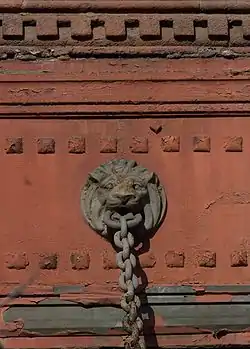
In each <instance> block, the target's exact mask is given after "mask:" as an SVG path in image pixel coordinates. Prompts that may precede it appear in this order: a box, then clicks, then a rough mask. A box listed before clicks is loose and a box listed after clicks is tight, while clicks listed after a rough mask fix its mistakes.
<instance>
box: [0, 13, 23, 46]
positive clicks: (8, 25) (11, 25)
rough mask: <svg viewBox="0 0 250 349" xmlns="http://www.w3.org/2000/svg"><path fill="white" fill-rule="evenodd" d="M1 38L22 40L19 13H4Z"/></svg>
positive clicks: (21, 25)
mask: <svg viewBox="0 0 250 349" xmlns="http://www.w3.org/2000/svg"><path fill="white" fill-rule="evenodd" d="M2 30H3V38H4V39H5V40H23V39H24V28H23V20H22V17H21V16H20V15H19V14H4V15H3V22H2Z"/></svg>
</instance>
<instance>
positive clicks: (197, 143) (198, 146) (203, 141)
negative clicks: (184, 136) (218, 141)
mask: <svg viewBox="0 0 250 349" xmlns="http://www.w3.org/2000/svg"><path fill="white" fill-rule="evenodd" d="M210 150H211V141H210V137H208V136H195V137H194V138H193V151H194V152H210Z"/></svg>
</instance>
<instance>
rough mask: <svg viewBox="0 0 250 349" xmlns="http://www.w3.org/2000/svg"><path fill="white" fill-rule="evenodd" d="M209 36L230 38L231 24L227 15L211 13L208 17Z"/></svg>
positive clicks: (218, 38)
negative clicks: (229, 24)
mask: <svg viewBox="0 0 250 349" xmlns="http://www.w3.org/2000/svg"><path fill="white" fill-rule="evenodd" d="M207 26H208V29H207V30H208V37H209V38H210V39H214V40H228V39H229V26H228V19H227V17H226V16H225V15H221V14H220V15H215V14H213V15H209V16H208V19H207Z"/></svg>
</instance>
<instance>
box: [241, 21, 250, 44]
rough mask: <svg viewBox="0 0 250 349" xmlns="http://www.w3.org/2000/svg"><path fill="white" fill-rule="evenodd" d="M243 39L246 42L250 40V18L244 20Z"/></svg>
mask: <svg viewBox="0 0 250 349" xmlns="http://www.w3.org/2000/svg"><path fill="white" fill-rule="evenodd" d="M242 31H243V37H244V39H246V40H249V39H250V19H249V16H247V17H243V18H242Z"/></svg>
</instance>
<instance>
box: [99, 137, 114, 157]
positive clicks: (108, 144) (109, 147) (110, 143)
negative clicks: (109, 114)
mask: <svg viewBox="0 0 250 349" xmlns="http://www.w3.org/2000/svg"><path fill="white" fill-rule="evenodd" d="M100 146H101V149H100V152H101V153H117V139H116V138H113V137H109V138H103V139H101V141H100Z"/></svg>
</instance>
